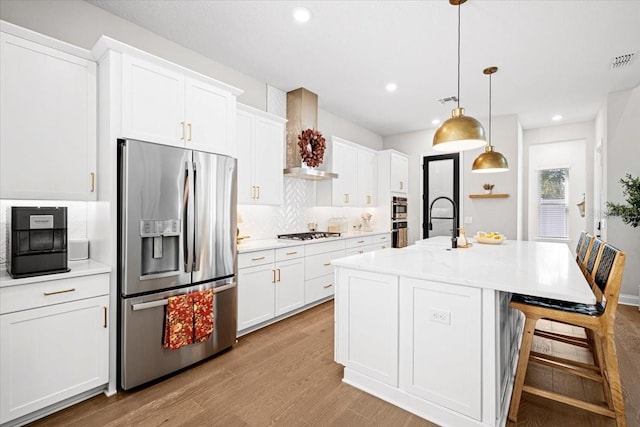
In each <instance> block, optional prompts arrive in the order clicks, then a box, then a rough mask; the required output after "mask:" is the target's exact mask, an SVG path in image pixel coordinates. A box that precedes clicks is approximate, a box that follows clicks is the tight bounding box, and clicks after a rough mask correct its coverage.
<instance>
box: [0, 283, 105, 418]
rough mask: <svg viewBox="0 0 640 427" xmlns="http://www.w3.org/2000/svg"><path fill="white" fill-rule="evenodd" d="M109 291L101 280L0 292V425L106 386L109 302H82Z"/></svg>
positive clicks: (102, 299)
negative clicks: (1, 301)
mask: <svg viewBox="0 0 640 427" xmlns="http://www.w3.org/2000/svg"><path fill="white" fill-rule="evenodd" d="M108 286H109V276H108V274H102V275H93V276H87V278H86V279H85V278H82V277H79V278H73V279H66V280H51V281H47V282H41V283H32V284H29V285H19V286H10V287H4V288H1V289H0V291H1V292H0V293H1V294H2V298H3V303H2V312H1V313H2V314H1V315H0V331H1V334H0V378H1V379H0V384H1V385H0V423H6V422H9V421H12V420H15V419H17V418H20V417H23V416H26V415H29V414H31V413H33V412H35V411H38V410H40V409H43V408H46V407H47V406H50V405H54V404H56V403H58V402H61V401H63V400H65V399H68V398H72V397H74V396H77V395H80V394H81V393H84V392H87V391H89V390H92V389H95V388H97V387H100V386H102V385H105V384H106V383H107V382H108V381H109V378H108V375H109V325H108V324H107V319H108V314H109V313H108V311H109V296H108V295H106V294H105V295H100V296H94V297H90V298H86V296H90V295H91V294H96V293H104V292H108ZM21 288H22V289H21ZM47 298H49V299H50V301H48V300H47ZM34 307H35V308H34Z"/></svg>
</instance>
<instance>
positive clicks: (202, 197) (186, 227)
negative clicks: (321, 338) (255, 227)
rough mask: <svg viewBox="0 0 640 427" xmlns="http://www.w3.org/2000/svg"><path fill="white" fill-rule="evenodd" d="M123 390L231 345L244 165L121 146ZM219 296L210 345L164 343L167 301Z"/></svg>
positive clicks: (131, 143)
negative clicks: (205, 293) (239, 177)
mask: <svg viewBox="0 0 640 427" xmlns="http://www.w3.org/2000/svg"><path fill="white" fill-rule="evenodd" d="M118 165H119V169H118V192H119V193H118V201H119V206H118V212H119V216H118V233H119V242H118V259H119V265H118V291H119V298H120V304H119V307H118V309H119V328H118V333H119V350H118V352H119V363H118V368H119V370H120V374H119V376H120V386H121V388H123V389H125V390H127V389H130V388H132V387H135V386H138V385H140V384H143V383H146V382H149V381H152V380H154V379H157V378H160V377H162V376H164V375H167V374H170V373H172V372H175V371H177V370H180V369H182V368H184V367H186V366H189V365H191V364H193V363H196V362H198V361H200V360H203V359H205V358H207V357H209V356H211V355H213V354H215V353H218V352H220V351H222V350H224V349H226V348H229V347H231V346H232V345H233V344H234V343H235V339H236V328H237V287H236V285H237V282H236V275H237V259H236V185H237V184H236V160H235V159H233V158H231V157H228V156H223V155H216V154H210V153H204V152H199V151H195V150H187V149H181V148H176V147H169V146H165V145H158V144H152V143H148V142H142V141H135V140H119V141H118ZM209 288H212V289H213V291H214V297H213V311H214V330H213V334H212V336H211V338H210V339H208V340H206V341H204V342H200V343H195V344H190V345H187V346H184V347H181V348H178V349H175V350H170V349H166V348H164V346H163V339H164V331H165V329H164V327H165V317H166V314H165V311H166V306H167V302H168V298H169V297H172V296H177V295H182V294H187V293H192V292H196V291H202V290H206V289H209Z"/></svg>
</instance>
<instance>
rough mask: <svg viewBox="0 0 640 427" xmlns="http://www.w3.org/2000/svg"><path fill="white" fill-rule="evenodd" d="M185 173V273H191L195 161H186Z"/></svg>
mask: <svg viewBox="0 0 640 427" xmlns="http://www.w3.org/2000/svg"><path fill="white" fill-rule="evenodd" d="M185 169H186V170H185V175H184V197H183V200H184V212H185V215H184V216H185V218H186V221H185V222H184V223H185V224H184V229H185V236H184V238H183V241H184V256H185V265H184V271H185V273H191V271H192V270H193V239H194V234H195V230H194V225H193V206H194V201H193V189H194V183H193V163H192V162H190V161H187V162H186V168H185Z"/></svg>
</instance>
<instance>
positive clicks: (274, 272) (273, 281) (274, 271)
mask: <svg viewBox="0 0 640 427" xmlns="http://www.w3.org/2000/svg"><path fill="white" fill-rule="evenodd" d="M271 272H272V273H273V280H272V281H271V283H276V270H271Z"/></svg>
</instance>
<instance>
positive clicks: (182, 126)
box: [180, 122, 184, 139]
mask: <svg viewBox="0 0 640 427" xmlns="http://www.w3.org/2000/svg"><path fill="white" fill-rule="evenodd" d="M180 129H182V134H181V136H180V139H184V122H180Z"/></svg>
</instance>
